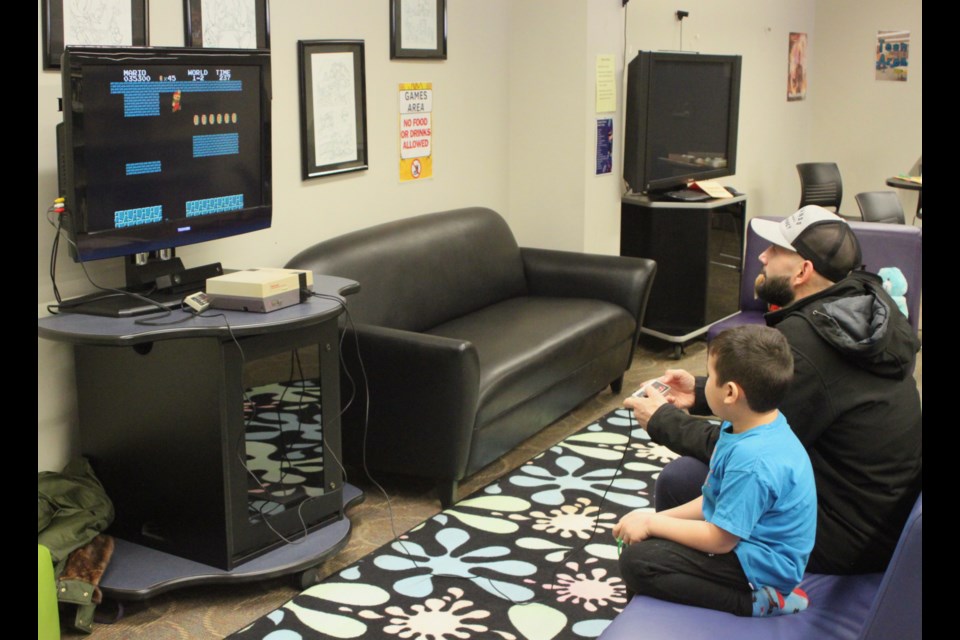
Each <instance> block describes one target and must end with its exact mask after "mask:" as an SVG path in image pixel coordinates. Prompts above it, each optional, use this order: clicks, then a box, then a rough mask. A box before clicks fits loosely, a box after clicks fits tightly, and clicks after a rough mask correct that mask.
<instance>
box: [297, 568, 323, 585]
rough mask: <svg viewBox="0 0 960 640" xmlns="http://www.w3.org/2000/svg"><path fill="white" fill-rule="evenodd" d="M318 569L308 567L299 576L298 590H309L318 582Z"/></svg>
mask: <svg viewBox="0 0 960 640" xmlns="http://www.w3.org/2000/svg"><path fill="white" fill-rule="evenodd" d="M318 569H319V567H310V568H309V569H307V570H306V571H304V572H303V573H301V574H300V579H299V582H300V589H309V588H310V587H312V586H313V585H315V584H317V583H318V582H320V577H319V575H318V571H317V570H318Z"/></svg>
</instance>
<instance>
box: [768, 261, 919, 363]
mask: <svg viewBox="0 0 960 640" xmlns="http://www.w3.org/2000/svg"><path fill="white" fill-rule="evenodd" d="M794 315H799V316H801V317H803V318H804V319H805V320H806V321H807V322H809V323H810V325H811V326H812V327H813V329H814V330H815V331H816V332H817V333H818V334H819V335H820V337H821V338H822V339H823V340H824V341H825V342H826V343H827V344H829V345H830V346H832V347H833V348H834V349H836V350H837V351H839V352H841V353H842V354H843V356H844V358H845V359H847V360H851V361H854V362H856V363H857V364H858V365H859V366H860V367H862V368H864V369H866V370H868V371H870V372H872V373H875V374H876V375H879V376H883V377H887V378H897V379H902V378H905V377H906V376H908V375H910V374H911V373H913V366H914V359H915V357H916V353H917V351H918V350H919V349H920V340H919V338H917V336H916V334H915V332H914V330H913V327H911V326H910V323H909V322H907V319H906V317H905V316H904V315H903V314H902V313H901V312H900V310H899V309H898V308H897V306H896V303H895V302H894V301H893V300H892V299H891V298H890V296H889V295H887V293H886V292H885V291H884V290H883V287H882V284H881V281H880V278H879V277H877V276H875V275H873V274H871V273H867V272H855V273H853V274H851V275H850V276H849V277H847V278H845V279H844V280H841V281H840V282H838V283H837V284H835V285H833V286H832V287H830V288H828V289H825V290H823V291H821V292H820V293H817V294H814V295H812V296H808V297H806V298H802V299H800V300H797V301H796V302H795V303H793V304H791V305H789V306H788V307H784V308H783V309H780V310H779V311H775V312H773V313H769V314H767V322H768V324H770V325H771V326H774V325H776V324H777V323H779V322H780V321H782V320H783V319H784V318H787V317H790V316H794Z"/></svg>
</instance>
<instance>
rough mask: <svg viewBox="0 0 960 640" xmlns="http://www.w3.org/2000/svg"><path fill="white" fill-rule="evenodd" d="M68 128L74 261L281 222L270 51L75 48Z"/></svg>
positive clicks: (62, 131)
mask: <svg viewBox="0 0 960 640" xmlns="http://www.w3.org/2000/svg"><path fill="white" fill-rule="evenodd" d="M62 79H63V124H62V125H59V127H58V147H59V160H60V162H59V168H60V190H61V196H62V197H63V198H64V200H65V209H66V213H65V215H64V218H63V224H64V227H65V228H66V230H67V233H68V237H69V238H70V241H71V252H72V255H73V257H74V259H75V260H77V261H87V260H98V259H102V258H111V257H116V256H129V255H134V254H141V255H143V254H149V253H151V252H158V251H162V250H167V249H171V248H174V247H179V246H182V245H188V244H193V243H197V242H205V241H208V240H214V239H218V238H224V237H227V236H233V235H237V234H241V233H248V232H251V231H257V230H259V229H265V228H268V227H269V226H270V222H271V214H272V181H271V165H270V135H271V127H270V100H271V90H270V53H269V51H260V50H230V49H177V48H153V47H127V48H108V47H67V48H66V49H65V50H64V54H63V62H62Z"/></svg>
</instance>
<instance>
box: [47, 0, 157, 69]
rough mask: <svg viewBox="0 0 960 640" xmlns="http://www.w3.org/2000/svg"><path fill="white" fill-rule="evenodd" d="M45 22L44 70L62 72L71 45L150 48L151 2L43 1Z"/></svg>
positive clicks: (102, 0) (141, 0)
mask: <svg viewBox="0 0 960 640" xmlns="http://www.w3.org/2000/svg"><path fill="white" fill-rule="evenodd" d="M42 22H43V68H44V69H59V68H60V55H61V54H62V53H63V48H64V47H65V46H66V45H70V44H83V45H101V46H109V47H129V46H132V45H139V46H145V45H147V44H148V39H147V0H98V1H97V2H89V1H84V0H43V20H42Z"/></svg>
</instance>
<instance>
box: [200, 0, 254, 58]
mask: <svg viewBox="0 0 960 640" xmlns="http://www.w3.org/2000/svg"><path fill="white" fill-rule="evenodd" d="M183 16H184V36H183V41H184V42H185V43H186V46H188V47H210V48H219V49H269V48H270V2H269V0H183Z"/></svg>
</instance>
